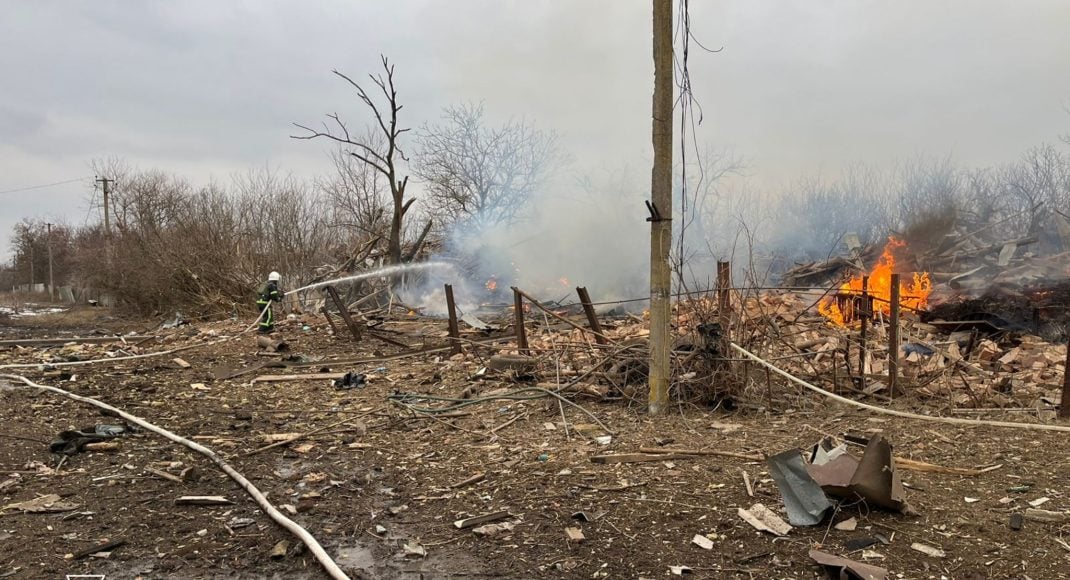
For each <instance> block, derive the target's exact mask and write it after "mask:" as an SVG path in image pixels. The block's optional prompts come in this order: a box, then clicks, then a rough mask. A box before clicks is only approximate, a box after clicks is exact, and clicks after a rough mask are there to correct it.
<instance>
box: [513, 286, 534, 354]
mask: <svg viewBox="0 0 1070 580" xmlns="http://www.w3.org/2000/svg"><path fill="white" fill-rule="evenodd" d="M513 325H514V326H516V348H517V352H519V353H520V354H531V351H530V350H529V349H528V333H527V331H526V330H525V329H524V296H523V293H522V292H521V291H520V290H519V289H518V288H516V287H515V286H514V287H513Z"/></svg>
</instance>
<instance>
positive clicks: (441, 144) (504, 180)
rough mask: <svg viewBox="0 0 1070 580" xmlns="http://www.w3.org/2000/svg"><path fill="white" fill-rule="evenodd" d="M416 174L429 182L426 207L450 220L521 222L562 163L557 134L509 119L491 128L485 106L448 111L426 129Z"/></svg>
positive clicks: (470, 105) (483, 223)
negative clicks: (533, 199)
mask: <svg viewBox="0 0 1070 580" xmlns="http://www.w3.org/2000/svg"><path fill="white" fill-rule="evenodd" d="M419 137H420V145H419V149H418V151H417V155H416V158H415V161H416V164H415V172H416V174H417V175H418V176H419V178H420V179H421V180H422V181H424V182H425V183H426V186H427V192H428V197H427V199H426V205H427V207H428V209H429V210H430V211H431V213H432V214H433V215H440V216H445V219H447V220H448V221H458V220H464V221H467V222H470V223H471V224H472V225H474V226H476V227H486V226H491V225H499V224H508V223H512V222H515V221H516V220H518V219H521V218H522V217H524V215H525V211H526V210H527V209H528V208H529V206H530V201H531V199H532V197H533V196H534V194H535V193H536V192H537V190H538V189H539V187H541V186H542V185H543V184H544V183H545V181H546V178H547V177H548V175H549V172H550V171H552V170H553V168H554V166H555V165H557V164H558V163H560V162H563V161H564V157H563V156H562V155H561V153H560V150H559V148H558V142H557V135H556V134H555V133H553V132H552V131H551V132H547V131H542V130H539V129H536V128H534V127H532V126H531V125H528V124H527V123H525V122H524V121H522V120H510V121H508V122H506V123H505V124H503V125H500V126H497V127H488V126H487V124H486V121H485V119H484V110H483V105H482V104H473V103H468V104H464V105H458V106H453V107H448V108H446V109H445V110H444V111H443V113H442V120H441V122H440V123H439V124H436V125H424V126H423V128H422V129H421V131H420V134H419Z"/></svg>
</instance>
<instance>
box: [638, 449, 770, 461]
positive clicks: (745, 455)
mask: <svg viewBox="0 0 1070 580" xmlns="http://www.w3.org/2000/svg"><path fill="white" fill-rule="evenodd" d="M639 452H640V453H654V454H663V455H715V456H717V457H734V458H736V459H746V460H749V461H764V460H765V458H764V457H762V456H761V455H760V454H757V453H737V452H734V451H720V450H717V449H673V448H670V447H640V448H639Z"/></svg>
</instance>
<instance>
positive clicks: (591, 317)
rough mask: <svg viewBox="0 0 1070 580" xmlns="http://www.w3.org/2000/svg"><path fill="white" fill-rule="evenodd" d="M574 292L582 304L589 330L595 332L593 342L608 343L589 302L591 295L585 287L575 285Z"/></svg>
mask: <svg viewBox="0 0 1070 580" xmlns="http://www.w3.org/2000/svg"><path fill="white" fill-rule="evenodd" d="M576 294H578V295H579V297H580V304H582V305H583V313H584V314H586V315H587V324H589V325H590V327H591V330H593V331H594V332H595V335H594V340H595V342H597V343H598V344H609V341H608V340H606V337H605V333H603V332H602V323H600V322H598V315H597V314H595V312H594V305H593V304H591V295H590V294H588V293H587V287H586V286H579V287H577V288H576Z"/></svg>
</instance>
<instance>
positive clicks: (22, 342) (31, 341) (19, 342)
mask: <svg viewBox="0 0 1070 580" xmlns="http://www.w3.org/2000/svg"><path fill="white" fill-rule="evenodd" d="M153 338H156V335H151V336H140V335H139V336H86V337H77V336H69V337H66V338H64V337H55V338H17V339H9V340H0V346H49V345H55V344H68V343H72V342H74V343H78V344H104V343H108V342H129V343H133V342H134V341H141V340H151V339H153Z"/></svg>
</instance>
